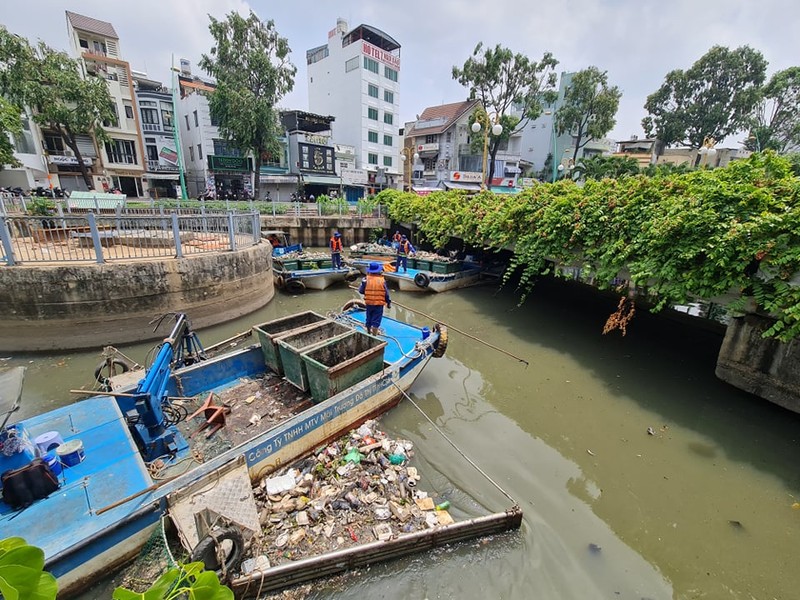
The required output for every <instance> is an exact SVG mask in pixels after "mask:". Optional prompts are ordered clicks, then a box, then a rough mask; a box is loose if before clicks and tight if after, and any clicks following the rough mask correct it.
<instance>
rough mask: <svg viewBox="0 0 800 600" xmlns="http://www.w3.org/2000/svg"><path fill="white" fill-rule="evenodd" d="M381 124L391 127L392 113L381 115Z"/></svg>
mask: <svg viewBox="0 0 800 600" xmlns="http://www.w3.org/2000/svg"><path fill="white" fill-rule="evenodd" d="M383 122H384V123H386V124H387V125H392V124H393V123H394V115H393V114H392V113H387V112H385V113H383Z"/></svg>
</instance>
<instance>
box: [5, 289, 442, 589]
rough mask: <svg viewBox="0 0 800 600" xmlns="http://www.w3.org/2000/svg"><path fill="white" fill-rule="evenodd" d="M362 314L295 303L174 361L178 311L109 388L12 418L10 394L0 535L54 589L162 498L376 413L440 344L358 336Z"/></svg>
mask: <svg viewBox="0 0 800 600" xmlns="http://www.w3.org/2000/svg"><path fill="white" fill-rule="evenodd" d="M364 322H365V311H364V310H363V306H362V305H360V304H359V303H358V302H356V301H351V302H350V303H348V304H347V305H345V307H344V308H343V309H342V310H341V311H337V312H334V313H331V314H330V315H328V316H323V315H320V314H317V313H314V312H310V311H306V312H301V313H298V314H295V315H291V316H288V317H283V318H280V319H276V320H274V321H270V322H268V323H262V324H259V325H256V326H254V327H253V328H252V330H251V337H257V338H258V340H259V343H249V344H245V345H244V346H243V347H241V346H237V347H236V348H233V349H231V350H229V351H227V352H224V353H222V354H220V355H219V356H215V357H214V358H206V357H205V353H204V352H203V350H202V348H199V349H198V351H197V353H196V356H195V357H194V359H196V360H186V357H184V361H183V363H184V364H186V365H187V366H183V367H179V368H174V367H173V366H171V365H172V364H173V359H174V357H175V355H176V353H177V351H178V349H180V348H183V347H184V345H185V344H187V343H188V341H187V339H186V338H187V336H188V335H192V334H191V333H190V332H191V328H190V327H189V321H188V319H187V318H186V315H183V314H178V315H175V324H174V327H173V328H172V331H171V333H170V334H169V336H168V337H166V338H165V339H164V340H163V342H162V343H161V345H160V346H159V349H158V352H157V353H156V357H155V359H154V360H153V363H152V365H151V366H150V367H149V368H148V369H146V370H145V371H143V372H133V371H131V372H127V373H124V374H122V375H120V376H117V377H120V378H124V381H127V382H130V381H131V375H134V377H135V378H136V379H138V381H136V382H135V383H133V384H130V383H128V384H120V383H119V382H116V381H114V380H115V377H111V378H110V381H109V389H111V390H114V391H110V392H107V393H101V394H98V395H96V396H92V397H90V398H87V399H85V400H82V401H80V402H76V403H74V404H71V405H69V406H65V407H62V408H58V409H55V410H52V411H48V412H46V413H43V414H40V415H37V416H34V417H31V418H27V419H23V420H20V421H16V422H15V421H13V408H16V406H18V402H16V401H15V402H14V406H13V408H12V409H10V410H9V411H8V412H9V415H7V416H8V417H9V418H7V419H6V422H5V423H3V428H2V432H0V448H1V449H2V451H0V473H1V474H2V498H3V501H2V502H0V526H1V527H2V531H3V535H4V536H5V537H11V536H19V537H22V538H24V539H25V540H26V541H27V543H29V544H31V545H34V546H38V547H39V548H41V549H42V550H43V551H44V554H45V569H46V570H47V571H49V572H51V573H52V574H53V575H55V577H56V578H57V580H58V584H59V596H60V597H68V596H70V595H73V594H75V593H77V592H78V591H80V590H82V589H85V588H86V587H87V586H88V585H90V584H91V583H93V582H94V581H95V580H97V579H99V578H101V577H104V576H106V575H107V574H108V573H109V572H110V571H111V570H112V569H114V568H115V567H118V566H120V565H122V564H124V563H125V562H127V561H128V560H130V559H132V558H134V557H135V556H136V555H137V554H138V552H139V550H140V549H141V547H142V546H143V544H144V543H145V542H146V541H147V540H148V539H149V538H150V536H151V534H152V532H153V531H154V530H155V527H156V525H157V524H158V523H159V522H160V520H161V518H162V516H163V515H164V514H165V512H166V511H167V507H168V502H167V497H168V496H169V495H170V494H176V493H181V492H183V493H186V492H187V490H192V489H198V488H205V487H208V486H212V487H213V486H214V485H217V484H218V483H219V482H220V480H221V477H222V475H223V474H224V473H226V472H229V471H237V470H238V471H241V472H243V473H245V483H246V487H247V489H249V488H250V484H251V482H257V481H261V480H262V479H263V478H264V477H265V476H267V475H268V474H269V473H271V472H272V471H274V470H275V469H276V468H278V467H279V466H282V465H285V464H287V463H289V462H291V461H293V460H295V459H297V458H300V457H302V456H304V455H306V454H308V453H309V452H311V451H312V450H313V449H314V448H317V447H319V446H320V445H321V444H325V443H326V442H327V441H329V440H332V439H335V438H336V437H337V436H339V435H341V434H342V433H343V432H346V431H348V430H349V429H350V428H352V427H353V426H356V425H358V424H359V423H362V422H363V421H365V420H367V419H370V418H372V417H375V416H377V415H379V414H382V413H383V412H385V411H386V410H388V409H389V408H390V407H392V406H394V405H395V404H397V403H398V402H399V401H400V398H401V397H402V395H403V394H404V393H405V391H406V390H407V389H408V388H409V387H410V386H411V385H412V384H413V382H414V380H415V379H416V378H417V376H418V375H419V374H420V373H421V371H422V370H423V369H424V367H425V365H426V364H427V363H428V362H429V360H430V358H431V357H437V356H441V355H442V354H443V353H444V350H445V346H446V344H445V343H441V340H443V339H446V335H443V334H444V328H443V326H438V325H436V324H431V325H432V326H431V327H429V328H422V327H417V326H415V325H411V324H408V323H405V322H402V321H399V320H396V319H391V318H388V317H384V319H383V322H382V331H381V334H382V335H380V336H372V335H367V334H366V333H365V331H366V328H365V326H364ZM314 332H316V333H314ZM290 338H292V339H293V340H294V341H292V339H290ZM281 342H283V344H282V343H281ZM189 363H192V364H189ZM285 372H288V373H290V374H291V373H294V374H299V375H297V376H295V375H290V376H291V377H292V378H293V379H294V381H292V380H290V379H284V378H283V375H284V373H285ZM240 485H241V484H240ZM237 489H238V488H237Z"/></svg>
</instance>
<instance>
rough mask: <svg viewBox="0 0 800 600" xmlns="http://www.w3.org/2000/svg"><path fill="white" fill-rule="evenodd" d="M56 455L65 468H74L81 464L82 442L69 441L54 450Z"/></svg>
mask: <svg viewBox="0 0 800 600" xmlns="http://www.w3.org/2000/svg"><path fill="white" fill-rule="evenodd" d="M56 455H57V456H58V459H59V460H60V461H61V464H63V465H64V466H65V467H74V466H75V465H79V464H81V463H82V462H83V459H84V458H85V455H84V454H83V442H82V441H80V440H70V441H69V442H64V443H63V444H61V445H60V446H59V447H58V448H56Z"/></svg>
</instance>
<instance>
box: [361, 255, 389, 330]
mask: <svg viewBox="0 0 800 600" xmlns="http://www.w3.org/2000/svg"><path fill="white" fill-rule="evenodd" d="M382 273H383V265H382V264H381V263H379V262H371V263H369V266H368V267H367V276H366V277H365V278H364V279H363V280H362V281H361V287H359V288H358V293H359V294H364V303H365V304H366V305H367V319H366V325H367V333H370V334H372V335H378V332H379V328H380V326H381V319H383V307H384V306H386V308H392V299H391V298H390V297H389V288H388V286H387V285H386V280H385V279H384V278H383V275H382Z"/></svg>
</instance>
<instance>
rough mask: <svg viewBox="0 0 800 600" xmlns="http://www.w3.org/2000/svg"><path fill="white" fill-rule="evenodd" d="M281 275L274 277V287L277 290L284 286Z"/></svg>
mask: <svg viewBox="0 0 800 600" xmlns="http://www.w3.org/2000/svg"><path fill="white" fill-rule="evenodd" d="M284 283H285V282H284V281H283V275H276V276H275V285H276V286H277V287H279V288H282V287H283V286H284Z"/></svg>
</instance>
